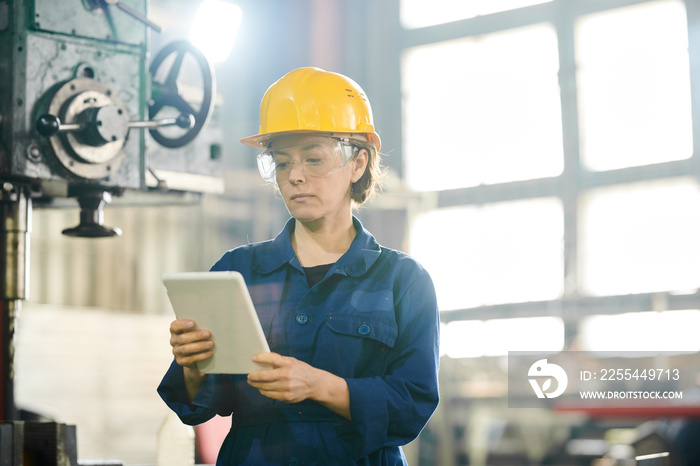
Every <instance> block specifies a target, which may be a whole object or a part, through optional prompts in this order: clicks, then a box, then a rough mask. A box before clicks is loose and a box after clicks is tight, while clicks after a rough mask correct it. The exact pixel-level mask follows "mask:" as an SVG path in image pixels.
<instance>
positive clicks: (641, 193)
mask: <svg viewBox="0 0 700 466" xmlns="http://www.w3.org/2000/svg"><path fill="white" fill-rule="evenodd" d="M686 4H687V5H691V2H690V0H637V1H635V0H609V1H606V2H600V1H594V0H551V1H549V2H541V1H540V2H538V1H522V2H506V1H504V2H496V1H494V2H479V1H452V2H451V1H448V0H442V1H438V2H437V3H436V2H428V3H426V2H421V1H417V0H402V1H401V20H402V24H403V28H404V29H403V32H402V33H403V38H404V43H405V44H406V46H405V48H403V49H402V55H401V56H402V61H401V73H402V74H401V76H402V94H401V99H402V105H403V147H402V155H403V170H404V180H405V182H406V185H407V187H408V188H409V189H411V190H413V191H415V192H416V193H417V195H422V196H423V199H424V202H423V203H415V202H414V203H412V204H411V206H410V208H409V210H410V215H409V218H410V219H411V228H410V241H409V249H410V252H411V253H412V254H413V255H414V256H415V257H417V258H418V260H419V261H421V262H422V263H423V264H424V265H425V266H426V268H428V270H429V271H430V272H431V275H432V276H433V279H434V281H435V285H436V290H437V292H438V301H439V306H440V309H441V311H444V312H443V320H444V321H445V322H446V324H447V326H446V327H445V337H446V338H447V339H448V340H449V339H450V338H451V335H452V336H454V335H457V337H456V340H455V342H453V343H450V342H449V341H447V342H446V343H445V345H446V346H445V348H450V349H446V352H447V353H448V354H453V355H454V354H462V355H479V354H481V355H483V354H485V353H484V352H483V351H480V350H477V349H474V347H473V346H470V347H469V348H467V349H464V348H462V349H455V348H458V347H459V339H460V337H459V335H481V334H484V333H485V332H487V328H488V327H487V326H486V323H487V322H489V321H490V320H491V319H492V318H493V319H496V320H498V318H505V317H509V316H513V315H517V316H519V317H524V316H531V317H537V316H540V317H544V316H551V315H553V314H554V315H556V313H557V311H556V310H557V309H576V310H577V311H576V312H577V314H576V316H577V318H581V319H584V318H585V317H586V315H588V314H590V315H597V317H595V318H593V317H591V318H590V319H587V320H585V321H581V322H579V323H580V326H578V325H577V323H576V322H575V321H574V319H571V315H569V316H568V317H567V318H565V319H564V320H563V322H565V323H566V325H569V326H570V327H569V328H568V330H567V331H566V335H567V338H569V341H568V343H567V345H572V344H573V342H574V339H575V338H576V336H577V335H579V336H580V337H581V338H582V339H587V343H586V345H587V346H586V347H587V348H591V349H593V348H598V349H600V348H599V346H600V344H599V343H600V340H599V341H596V340H595V338H594V337H592V335H593V334H594V333H595V332H601V330H600V329H601V328H607V329H608V330H610V331H612V332H615V333H614V334H615V335H616V337H615V338H617V340H618V343H619V345H618V346H619V347H616V349H636V346H635V345H636V343H635V342H634V341H633V340H629V341H626V340H625V339H624V335H627V334H629V333H630V332H626V331H625V328H626V327H629V325H637V322H639V325H647V326H649V328H652V327H654V325H658V326H659V328H661V327H663V328H667V329H671V328H676V326H681V327H690V326H696V320H697V316H698V314H697V311H687V312H682V313H679V312H676V311H678V310H684V309H694V308H700V292H699V291H698V289H700V268H698V267H697V266H696V264H698V263H700V246H699V245H698V244H699V243H698V241H697V238H700V184H699V182H698V176H699V175H700V163H697V162H696V161H695V159H697V156H695V155H694V146H693V142H694V140H700V134H697V132H698V131H699V130H700V125H698V124H697V123H696V124H695V125H693V113H695V114H696V115H697V114H698V112H699V111H700V104H698V103H695V102H697V101H698V95H700V90H698V89H694V92H691V88H692V86H693V83H698V82H700V76H694V75H693V73H697V72H698V71H697V69H695V68H697V66H695V68H693V67H692V66H691V63H692V61H691V59H690V57H692V56H693V54H695V55H697V54H698V53H699V52H698V47H700V44H694V43H693V42H692V40H689V34H688V26H687V25H688V24H699V23H700V17H698V16H700V9H699V8H697V7H695V6H693V8H686ZM438 5H440V6H438ZM421 6H422V7H425V8H429V10H430V11H431V12H428V10H421ZM450 8H451V9H450ZM448 12H449V13H448ZM689 16H690V17H689ZM690 37H691V38H692V37H695V36H693V35H691V36H690ZM693 99H695V102H694V100H693ZM694 109H695V110H694ZM694 126H695V128H694ZM694 131H695V134H694ZM639 311H656V313H649V314H648V316H647V314H645V313H643V312H642V314H639V315H641V316H642V317H635V316H637V315H638V314H637V313H638V312H639ZM662 311H666V312H669V314H663V315H664V317H659V315H660V314H658V312H662ZM562 312H565V311H562ZM674 312H675V313H674ZM598 314H600V315H598ZM605 314H608V315H609V316H606V315H605ZM615 314H620V315H622V314H625V315H627V317H619V318H617V317H616V316H615ZM475 316H477V317H475ZM485 316H489V317H485ZM491 316H492V317H491ZM653 316H656V317H653ZM485 318H486V319H489V320H484V319H485ZM645 319H646V320H645ZM654 319H656V320H654ZM600 334H601V335H602V333H600ZM666 343H669V342H666ZM523 344H524V345H525V343H523ZM453 345H457V346H456V347H455V346H453ZM596 345H598V346H596ZM637 346H639V345H637ZM661 346H663V345H661ZM686 346H687V345H686ZM691 346H692V345H691ZM567 347H568V346H567ZM684 348H685V347H684ZM667 349H668V348H667ZM460 351H461V353H460ZM477 353H479V354H477Z"/></svg>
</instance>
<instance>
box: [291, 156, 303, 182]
mask: <svg viewBox="0 0 700 466" xmlns="http://www.w3.org/2000/svg"><path fill="white" fill-rule="evenodd" d="M290 163H291V164H292V165H291V168H290V169H289V181H291V182H292V183H300V182H302V181H304V180H306V173H305V172H304V168H303V166H302V164H301V163H299V162H297V161H296V160H293V161H292V162H290Z"/></svg>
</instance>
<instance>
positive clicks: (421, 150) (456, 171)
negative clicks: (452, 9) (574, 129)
mask: <svg viewBox="0 0 700 466" xmlns="http://www.w3.org/2000/svg"><path fill="white" fill-rule="evenodd" d="M558 69H559V63H558V56H557V38H556V34H555V31H554V28H553V27H552V26H551V25H550V24H536V25H533V26H528V27H524V28H518V29H514V30H508V31H502V32H497V33H493V34H487V35H484V36H478V37H468V38H464V39H460V40H455V41H449V42H444V43H438V44H431V45H426V46H422V47H415V48H412V49H409V50H407V51H406V52H405V54H404V56H403V95H404V102H403V107H404V140H405V144H404V156H405V160H406V164H405V167H406V168H405V175H406V182H407V184H408V185H409V187H411V188H413V189H416V190H437V189H450V188H463V187H467V186H477V185H479V184H494V183H502V182H506V181H514V180H524V179H531V178H540V177H546V176H556V175H559V174H560V173H561V171H562V168H563V164H564V161H563V155H562V154H563V150H562V135H561V134H562V133H561V108H560V105H559V87H558V83H557V71H558Z"/></svg>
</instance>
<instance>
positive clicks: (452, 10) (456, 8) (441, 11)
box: [401, 0, 551, 28]
mask: <svg viewBox="0 0 700 466" xmlns="http://www.w3.org/2000/svg"><path fill="white" fill-rule="evenodd" d="M549 1H551V0H433V1H430V2H426V1H425V0H403V1H402V2H401V23H402V24H403V25H404V27H406V28H419V27H425V26H432V25H435V24H442V23H448V22H451V21H457V20H460V19H466V18H473V17H475V16H480V15H488V14H491V13H498V12H499V11H507V10H512V9H515V8H522V7H525V6H530V5H536V4H538V3H547V2H549Z"/></svg>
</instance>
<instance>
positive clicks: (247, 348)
mask: <svg viewBox="0 0 700 466" xmlns="http://www.w3.org/2000/svg"><path fill="white" fill-rule="evenodd" d="M162 279H163V284H164V285H165V288H166V291H167V292H168V298H170V303H171V304H172V306H173V310H174V311H175V315H176V316H177V318H178V319H191V320H194V321H195V322H196V323H197V328H199V329H207V330H209V331H211V334H212V338H213V340H214V356H212V357H211V358H209V359H207V360H205V361H201V362H199V363H197V367H198V368H199V370H200V371H202V372H204V373H207V374H247V373H249V372H251V371H253V370H257V369H260V368H261V367H263V366H261V365H258V364H256V363H254V362H253V361H251V359H250V358H251V357H252V356H253V354H255V353H261V352H268V351H270V348H269V346H268V344H267V340H266V339H265V334H264V333H263V330H262V327H261V326H260V320H259V319H258V315H257V313H256V312H255V308H254V307H253V301H252V300H251V299H250V294H249V293H248V288H247V287H246V284H245V281H244V280H243V276H242V275H241V274H240V273H238V272H185V273H172V274H165V275H163V277H162Z"/></svg>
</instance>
